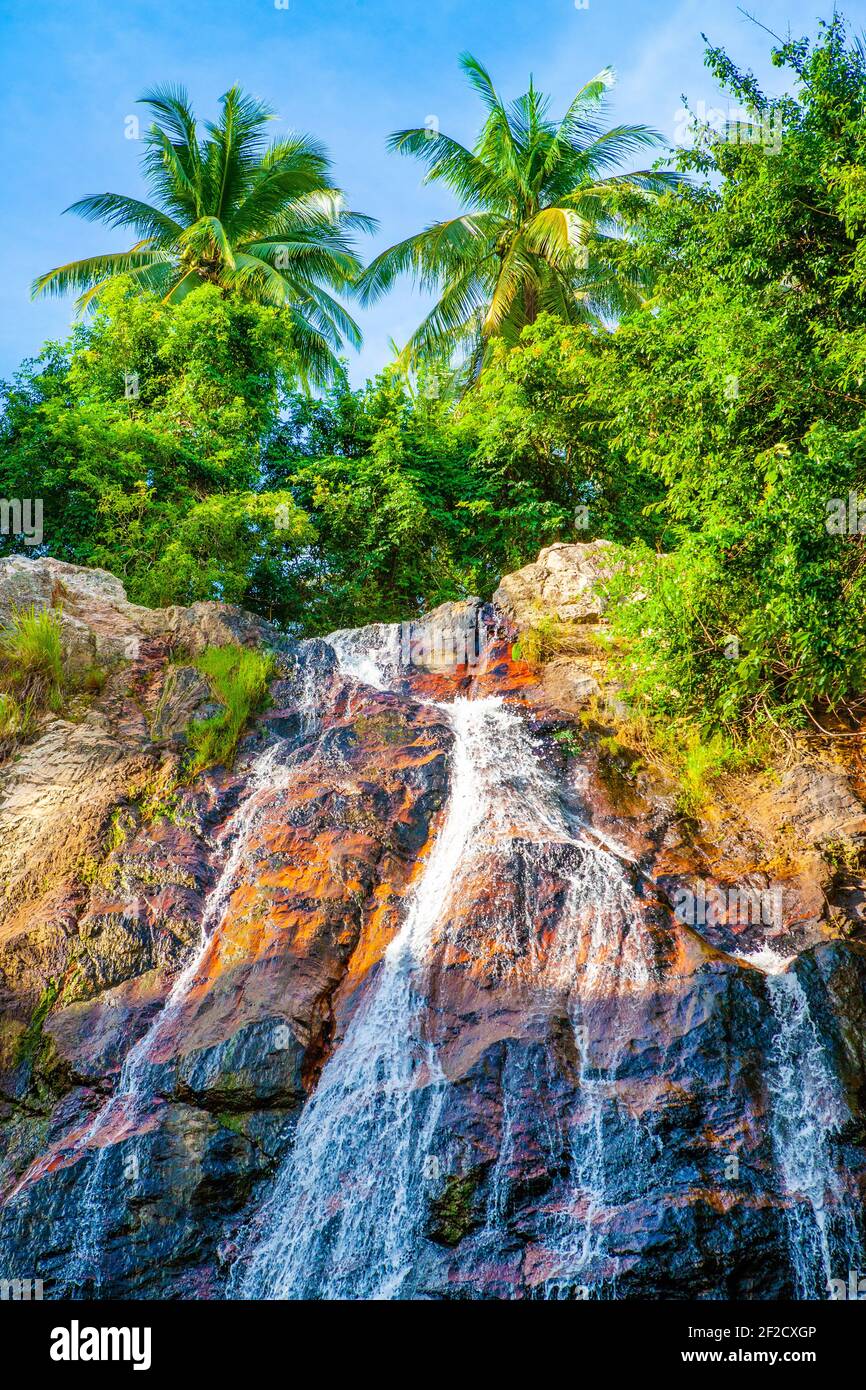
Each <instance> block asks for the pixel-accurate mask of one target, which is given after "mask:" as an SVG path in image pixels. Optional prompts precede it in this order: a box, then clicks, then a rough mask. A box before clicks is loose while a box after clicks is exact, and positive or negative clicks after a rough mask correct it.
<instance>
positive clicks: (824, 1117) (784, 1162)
mask: <svg viewBox="0 0 866 1390" xmlns="http://www.w3.org/2000/svg"><path fill="white" fill-rule="evenodd" d="M767 987H768V992H769V999H770V1005H771V1007H772V1010H773V1017H774V1020H775V1024H776V1029H777V1031H776V1036H775V1040H774V1044H773V1049H772V1052H771V1055H770V1059H769V1061H770V1067H769V1073H768V1086H769V1091H770V1097H771V1129H772V1140H773V1149H774V1153H775V1158H776V1166H777V1170H778V1175H779V1180H780V1184H781V1188H782V1191H783V1193H784V1195H785V1197H786V1198H787V1199H788V1205H787V1207H786V1212H785V1219H786V1224H787V1231H788V1248H789V1252H790V1258H791V1264H792V1268H793V1273H794V1282H795V1288H796V1295H797V1297H798V1298H828V1297H829V1291H830V1288H831V1283H830V1281H831V1280H833V1279H842V1280H844V1281H847V1279H848V1274H849V1271H851V1270H854V1271H857V1270H858V1269H859V1268H860V1266H861V1265H862V1262H863V1249H862V1244H861V1232H860V1223H859V1218H858V1214H857V1199H856V1195H855V1194H854V1193H853V1192H852V1191H851V1189H850V1187H849V1184H848V1182H847V1181H846V1177H845V1174H844V1172H843V1171H842V1169H841V1167H840V1165H839V1162H838V1159H837V1156H836V1154H835V1153H834V1146H833V1136H834V1135H837V1134H838V1132H839V1131H840V1129H841V1128H842V1126H843V1125H844V1124H845V1122H846V1121H847V1120H848V1118H849V1115H848V1108H847V1105H846V1103H845V1099H844V1096H843V1094H842V1091H841V1087H840V1085H839V1082H838V1080H837V1078H836V1076H835V1075H834V1073H833V1070H832V1068H831V1066H830V1062H829V1059H828V1057H827V1053H826V1049H825V1047H824V1046H823V1044H822V1042H821V1038H820V1036H819V1033H818V1029H817V1027H816V1025H815V1021H814V1019H813V1017H812V1014H811V1011H810V1009H809V1001H808V999H807V997H806V992H805V990H804V989H803V986H802V984H801V983H800V981H799V979H798V978H797V975H796V974H795V972H794V971H793V970H785V971H784V972H782V973H776V974H771V975H768V976H767Z"/></svg>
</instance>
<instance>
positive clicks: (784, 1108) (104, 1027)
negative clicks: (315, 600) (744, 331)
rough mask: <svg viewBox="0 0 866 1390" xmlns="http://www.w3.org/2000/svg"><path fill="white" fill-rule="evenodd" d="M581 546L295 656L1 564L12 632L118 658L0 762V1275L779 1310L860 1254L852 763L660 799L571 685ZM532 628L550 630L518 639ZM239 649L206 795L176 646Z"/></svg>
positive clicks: (95, 1288)
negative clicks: (225, 746)
mask: <svg viewBox="0 0 866 1390" xmlns="http://www.w3.org/2000/svg"><path fill="white" fill-rule="evenodd" d="M605 552H606V547H605V546H604V545H603V544H601V543H594V544H592V545H578V546H555V547H551V548H550V549H549V550H547V551H544V552H542V555H541V556H540V557H539V561H538V562H537V564H536V565H534V566H529V567H527V569H526V570H522V571H520V572H519V574H517V575H512V576H508V577H506V579H504V580H503V582H502V585H501V586H500V589H499V590H498V591H497V595H496V606H493V607H492V606H489V605H484V604H482V603H480V601H478V600H469V601H468V602H467V603H466V604H459V605H445V606H443V608H441V609H439V610H437V611H436V612H435V613H434V614H431V615H428V617H427V618H425V619H423V620H420V621H413V622H411V623H408V622H407V623H406V624H403V625H397V626H394V627H387V626H379V627H374V628H369V629H362V630H360V631H358V632H344V633H337V634H333V635H332V636H331V638H329V639H328V641H327V642H324V641H308V642H301V643H295V642H293V641H291V640H289V639H287V638H285V637H283V636H281V635H280V634H278V633H277V632H276V631H274V630H273V629H270V628H269V627H268V626H267V624H264V623H262V622H261V621H260V620H259V619H256V618H253V617H252V616H250V615H248V614H244V613H242V612H240V611H239V610H236V609H231V608H228V607H225V606H223V605H217V604H196V605H194V606H193V607H192V608H190V609H166V610H161V611H155V612H151V611H148V610H145V609H141V608H137V607H136V606H134V605H131V604H129V603H128V602H127V600H126V598H125V596H124V594H123V590H122V587H121V586H120V584H119V583H118V581H117V580H116V579H114V578H113V577H112V576H110V575H106V574H103V573H101V572H99V571H84V570H78V569H75V568H74V567H72V566H68V565H62V564H59V563H58V562H55V561H52V560H37V561H28V560H20V559H15V560H12V561H4V562H0V614H2V613H3V611H4V610H5V611H9V610H10V609H11V607H12V606H19V605H21V604H29V603H33V604H35V605H36V606H37V607H43V606H48V605H52V604H53V605H55V606H58V605H62V614H63V626H64V638H65V645H66V649H67V652H68V653H69V662H70V666H71V667H73V668H75V669H86V668H87V667H89V666H92V665H93V664H100V665H101V666H102V667H103V668H104V671H105V676H106V678H105V681H104V684H103V686H102V688H101V690H99V692H98V693H96V694H92V695H90V696H87V697H86V698H85V697H80V698H77V699H76V700H75V701H73V702H71V706H70V708H68V709H66V710H64V711H63V712H62V714H61V715H60V716H58V717H52V718H51V719H49V720H47V721H46V722H45V724H44V726H43V727H42V728H41V729H40V730H39V731H38V733H37V735H36V737H35V738H34V739H33V741H32V742H30V743H29V744H28V745H27V746H25V747H23V748H21V749H20V750H19V752H18V754H17V756H16V757H14V758H13V759H10V760H9V761H7V763H6V764H5V765H4V766H3V767H2V768H0V892H2V914H3V915H2V925H0V1014H2V1025H0V1192H2V1206H0V1276H2V1277H5V1278H27V1277H38V1278H42V1279H43V1281H44V1284H45V1288H46V1292H47V1294H48V1295H49V1296H60V1295H64V1294H66V1295H71V1296H75V1297H84V1298H86V1297H93V1296H101V1297H109V1296H121V1297H124V1296H126V1297H129V1296H132V1297H147V1298H154V1297H155V1298H162V1297H180V1298H189V1297H205V1298H219V1297H223V1296H225V1295H226V1294H231V1295H234V1296H240V1297H275V1296H276V1297H319V1298H322V1297H324V1298H333V1297H353V1298H367V1297H402V1298H467V1297H469V1298H574V1297H580V1298H584V1297H599V1298H613V1297H638V1298H647V1297H655V1298H683V1297H690V1296H698V1297H706V1298H719V1297H722V1298H726V1297H731V1298H757V1299H761V1298H776V1297H783V1298H784V1297H795V1296H800V1297H810V1298H816V1297H826V1296H828V1289H829V1288H830V1287H831V1282H830V1281H832V1280H833V1279H835V1278H839V1279H843V1280H847V1278H848V1271H849V1269H857V1268H858V1264H857V1261H858V1260H861V1261H862V1240H863V1205H864V1193H866V1152H864V1146H866V1108H864V1107H866V944H864V942H866V934H864V930H863V922H862V903H863V901H864V896H863V884H862V882H861V880H860V877H859V874H860V853H861V850H860V846H861V844H862V836H863V834H864V831H866V819H864V810H863V806H862V803H861V801H860V798H859V795H858V791H859V786H860V783H859V781H858V776H859V773H858V769H857V767H856V766H855V765H853V764H852V765H850V766H849V765H842V764H841V763H839V762H838V761H835V760H831V759H830V758H828V757H826V756H824V755H823V754H821V753H820V752H814V753H808V752H806V751H804V753H803V756H802V758H801V759H799V760H798V761H794V762H792V763H790V765H789V766H788V767H787V769H786V770H785V772H784V773H783V775H782V779H781V781H780V782H779V781H777V782H776V783H775V785H771V784H769V783H768V784H767V785H766V786H762V785H759V784H758V782H757V781H756V782H755V783H753V784H749V785H745V784H744V785H742V786H740V787H739V789H737V788H734V789H732V790H731V793H730V794H731V798H732V804H731V806H730V807H729V808H727V809H726V811H725V813H724V814H721V815H719V816H718V817H716V818H715V819H714V818H712V817H710V818H709V819H708V820H707V821H705V822H703V823H701V824H700V825H694V824H688V823H686V822H684V820H683V818H682V817H681V816H679V815H678V814H677V812H676V808H675V798H674V796H673V794H672V790H671V788H670V787H669V786H667V785H666V784H665V782H664V779H663V778H660V777H659V776H657V775H655V774H653V773H652V772H651V771H648V770H646V769H641V768H640V767H639V766H638V765H637V764H635V763H634V761H633V760H632V759H630V758H629V756H628V755H627V753H623V752H622V750H618V749H616V750H613V751H612V748H611V739H610V737H609V730H606V729H605V728H604V726H603V724H602V723H600V722H599V720H600V716H599V714H598V709H597V702H594V703H593V704H592V705H591V706H589V707H588V706H587V701H588V699H589V698H590V697H591V696H593V695H594V694H595V693H596V692H597V691H598V689H599V679H600V669H599V668H598V667H597V666H595V665H593V663H596V662H597V660H598V657H597V651H596V649H595V648H594V647H593V645H592V644H591V642H590V640H589V637H588V635H587V639H586V642H585V644H584V642H583V637H582V636H581V633H582V632H583V630H584V629H586V630H587V634H588V630H589V628H591V627H593V626H596V625H597V624H598V623H599V622H603V619H604V605H603V601H601V600H599V598H598V594H597V581H598V579H599V577H603V575H604V573H605V569H606V566H607V565H608V564H609V559H608V556H607V555H606V553H605ZM546 618H549V619H551V620H553V621H556V622H562V623H567V624H569V625H570V633H571V638H572V647H571V650H570V651H568V652H565V653H563V652H559V653H557V654H556V655H555V657H554V658H553V659H552V660H546V661H542V662H541V663H535V664H533V663H530V662H528V661H527V660H525V659H519V660H515V659H514V657H513V654H512V642H513V639H514V637H515V636H516V635H517V633H518V632H523V631H525V630H526V629H527V628H531V627H536V626H538V624H539V622H541V623H543V622H544V620H545V619H546ZM228 642H233V643H240V644H248V645H266V646H268V647H270V648H271V649H272V650H273V651H274V652H275V653H276V663H277V670H278V675H277V677H276V679H275V680H274V682H273V685H272V688H271V702H270V705H269V707H268V708H267V709H266V710H265V712H264V713H263V714H262V715H260V716H259V717H258V718H257V719H256V720H255V721H254V723H253V724H252V725H251V727H250V728H249V730H248V733H247V735H246V737H245V739H244V741H243V743H242V745H241V747H240V750H239V754H238V757H237V759H236V761H235V764H234V766H233V767H232V768H223V767H217V768H212V769H208V770H206V771H205V772H203V773H201V774H199V775H198V776H197V777H195V778H193V779H192V780H190V778H189V777H188V776H187V775H186V773H185V771H184V762H183V755H184V748H185V732H186V728H187V726H188V723H189V721H190V719H193V718H201V717H202V716H203V715H206V714H208V713H212V712H213V710H214V702H213V696H212V694H211V692H210V689H209V687H208V686H207V683H206V682H205V681H204V680H203V678H202V677H201V676H200V675H199V673H198V671H197V670H196V669H195V667H194V666H192V665H191V664H190V658H191V656H193V655H195V654H196V653H198V652H200V651H202V650H203V649H204V648H205V647H208V646H212V645H222V644H224V643H228ZM521 645H522V644H521Z"/></svg>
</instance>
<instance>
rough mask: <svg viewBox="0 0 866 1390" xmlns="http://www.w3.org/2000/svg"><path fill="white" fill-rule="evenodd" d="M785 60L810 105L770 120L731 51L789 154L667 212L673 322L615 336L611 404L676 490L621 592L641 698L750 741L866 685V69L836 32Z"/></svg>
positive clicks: (708, 152) (773, 155) (714, 56)
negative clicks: (856, 509) (628, 599)
mask: <svg viewBox="0 0 866 1390" xmlns="http://www.w3.org/2000/svg"><path fill="white" fill-rule="evenodd" d="M775 60H776V61H777V62H778V64H779V65H780V66H783V67H787V68H788V69H791V70H792V71H793V76H794V83H795V86H796V89H797V90H796V95H794V96H790V97H786V98H783V99H781V100H779V101H770V100H769V99H768V98H765V97H764V96H763V95H762V94H761V93H760V91H759V90H758V89H757V87H756V85H755V83H754V79H753V78H751V77H750V76H749V75H748V74H746V75H743V74H741V73H739V72H738V71H737V69H736V68H735V67H734V65H733V64H732V63H731V62H730V60H728V59H727V58H726V57H725V55H723V54H720V53H718V52H717V51H711V52H710V55H709V62H710V66H711V67H712V68H713V70H714V71H715V73H716V75H717V76H718V77H719V78H720V79H721V80H723V81H724V82H725V83H726V84H727V86H728V88H729V90H730V91H731V93H732V95H733V97H734V98H735V99H736V100H738V101H743V102H747V103H748V104H749V105H750V106H752V107H753V108H755V109H756V110H757V111H758V112H760V113H762V114H763V115H764V117H765V120H770V119H771V118H773V116H774V113H777V115H778V117H779V118H781V119H782V121H783V133H782V138H781V142H780V143H779V144H778V147H776V146H775V145H774V142H773V141H772V140H771V141H769V142H768V143H767V144H765V145H761V144H755V143H741V144H737V143H729V142H726V141H722V140H719V139H716V140H714V141H712V142H711V143H710V144H709V146H708V147H705V148H704V149H703V150H702V151H699V152H697V153H693V154H691V155H689V156H684V163H687V164H690V165H691V167H692V168H694V169H697V170H698V171H699V172H705V173H706V174H707V176H708V177H707V180H706V181H705V182H704V183H702V184H700V185H699V186H697V187H695V188H693V189H691V190H688V191H687V190H684V191H682V192H681V193H680V194H679V195H678V196H676V197H674V198H668V199H666V200H663V201H662V205H661V206H660V208H659V210H658V212H657V214H656V216H655V220H654V222H653V226H652V230H651V233H650V240H651V241H652V244H653V250H654V254H655V256H656V257H657V260H658V263H659V266H660V295H659V303H658V305H657V306H656V309H655V311H654V312H652V313H644V314H641V315H636V316H634V317H633V318H632V319H631V320H630V321H629V322H628V323H627V324H624V325H622V326H621V328H620V329H619V330H618V331H617V333H616V334H614V335H612V349H613V350H612V351H611V352H610V353H608V365H607V378H606V385H605V386H603V388H602V394H603V395H604V394H605V393H606V395H607V398H608V401H609V402H610V403H611V404H613V403H614V402H615V405H616V419H615V426H614V436H613V437H614V440H615V445H616V448H617V450H618V451H619V452H620V453H621V454H622V455H623V456H624V457H625V458H626V459H628V460H629V461H630V463H631V464H632V465H633V466H636V465H641V466H643V467H645V468H647V469H648V470H649V471H650V472H651V473H652V474H654V475H655V476H656V478H657V479H658V480H659V481H660V482H661V484H662V485H663V494H662V496H661V497H660V499H659V500H658V501H657V502H656V503H653V504H650V505H651V507H652V514H653V515H654V516H655V518H656V520H657V522H658V523H659V539H660V541H661V543H662V546H663V548H664V553H657V552H650V551H649V550H647V549H641V548H640V547H638V548H636V549H635V550H633V551H632V552H631V553H630V554H629V555H628V556H626V557H625V558H626V559H627V560H628V561H629V567H628V569H627V570H625V571H624V572H623V576H622V577H623V579H624V580H625V581H626V582H624V583H621V584H620V586H619V592H620V596H621V597H622V596H623V595H624V594H627V593H628V592H631V593H632V595H635V594H640V593H643V594H644V595H645V597H643V598H642V599H640V598H639V599H638V601H637V602H635V603H633V604H631V605H629V604H620V605H618V607H617V623H618V629H619V633H620V635H621V637H622V638H623V639H624V641H625V653H626V655H625V674H626V676H627V679H628V681H629V685H630V689H631V693H632V696H633V697H634V698H635V699H636V701H637V702H638V703H639V704H641V705H643V706H645V707H647V708H648V709H650V710H651V711H652V712H653V713H654V714H655V715H656V716H657V717H659V718H661V719H670V718H671V717H679V716H690V717H693V718H697V719H698V720H699V721H700V722H701V723H702V724H703V725H705V726H706V727H713V726H716V727H719V726H721V727H726V728H727V729H728V730H730V731H731V732H736V730H737V729H741V730H742V729H743V728H744V727H745V726H747V725H749V724H750V723H752V722H753V721H755V720H767V719H772V718H775V719H778V718H782V719H795V720H796V719H802V718H804V711H805V709H806V707H808V706H811V705H813V704H815V703H816V702H818V703H819V704H822V705H823V706H824V707H829V708H832V709H835V710H838V711H842V710H843V709H844V704H845V701H846V700H848V699H850V698H852V697H857V696H859V694H860V693H861V692H862V689H863V681H864V675H866V668H864V657H866V647H864V641H863V631H864V622H866V567H864V561H863V540H862V535H861V534H860V533H859V530H858V528H857V522H856V519H855V525H854V530H853V533H847V532H846V533H844V534H839V533H837V532H836V531H834V530H833V529H832V527H828V520H829V519H830V518H831V517H832V516H833V515H834V514H835V513H834V508H835V504H833V501H832V500H833V499H845V502H846V503H847V500H848V496H849V492H852V491H853V492H855V493H856V492H857V491H858V490H859V491H861V492H862V491H863V489H864V483H866V450H864V444H866V429H864V409H866V396H864V394H863V391H862V385H863V380H864V375H866V279H864V276H863V262H864V257H863V251H862V247H863V230H864V226H866V222H864V220H863V211H864V209H863V205H862V202H861V201H860V199H861V187H862V177H861V176H862V173H863V168H864V164H866V117H864V110H866V52H864V50H863V49H862V47H857V46H853V47H852V46H849V45H846V41H845V31H844V26H843V23H842V21H841V20H834V21H833V23H832V24H830V25H829V26H825V27H824V28H823V30H822V34H821V37H820V41H819V43H818V44H817V45H816V46H814V47H810V45H808V44H807V43H805V41H803V42H800V43H796V44H793V43H792V44H786V45H784V46H783V47H782V48H780V49H779V50H778V51H777V52H776V54H775ZM614 588H616V585H615V586H614Z"/></svg>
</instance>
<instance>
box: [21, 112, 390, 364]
mask: <svg viewBox="0 0 866 1390" xmlns="http://www.w3.org/2000/svg"><path fill="white" fill-rule="evenodd" d="M141 100H142V104H143V105H144V106H146V107H147V108H148V109H149V111H150V112H151V113H152V115H153V123H152V124H151V126H150V127H149V129H148V130H147V131H146V132H145V134H144V137H143V141H144V155H143V160H142V163H143V171H144V177H145V181H146V183H147V186H148V189H149V191H150V195H151V197H152V198H153V202H152V203H149V202H143V201H140V200H139V199H137V198H131V197H126V196H125V195H124V194H120V193H98V194H96V195H94V196H93V197H90V198H83V199H81V201H80V202H76V203H73V204H72V206H71V207H69V208H67V209H66V211H67V212H74V213H77V214H78V215H79V216H80V217H84V218H86V219H87V220H88V221H91V222H104V223H105V224H106V225H107V226H109V227H128V228H131V229H132V230H133V231H134V232H135V234H136V236H137V238H138V240H136V242H135V243H134V245H132V246H130V248H129V249H128V250H126V251H119V252H108V253H106V254H104V255H99V256H90V257H88V258H87V259H85V260H80V261H72V262H70V263H69V264H67V265H61V266H57V267H56V268H55V269H54V270H49V271H47V272H46V273H45V274H44V275H40V276H39V278H38V279H37V280H36V281H35V282H34V284H33V287H32V292H33V295H34V297H35V296H36V295H39V294H46V293H47V294H65V293H67V292H69V291H77V292H78V295H79V297H78V299H77V301H76V307H77V308H78V309H79V311H84V310H85V309H87V308H89V307H91V306H93V305H95V304H96V303H98V301H99V297H100V295H101V294H102V292H103V290H104V289H105V288H106V287H107V286H108V285H109V284H111V283H112V281H114V280H116V279H117V278H118V277H120V276H123V277H126V278H127V279H128V281H129V283H130V284H131V285H133V286H135V287H136V288H137V289H139V290H141V291H142V292H150V293H156V294H158V295H159V296H160V297H161V298H162V299H163V300H164V301H165V302H166V303H177V302H178V301H179V300H181V299H183V297H184V296H185V295H187V294H189V293H190V291H192V290H195V289H196V288H197V287H198V286H201V285H203V284H215V285H219V286H221V287H222V288H223V289H224V290H226V291H227V292H229V291H231V292H236V293H239V294H241V295H244V296H247V297H250V298H253V299H256V300H258V301H259V302H262V303H265V304H272V305H277V306H279V307H280V308H281V309H285V311H286V312H287V313H288V314H289V315H291V319H292V328H293V336H294V341H295V347H296V351H297V354H298V358H299V363H300V365H301V367H302V369H304V370H305V371H307V372H308V373H310V374H312V376H313V377H316V378H320V379H324V378H327V377H328V376H330V375H331V374H332V373H333V370H334V367H335V365H336V356H335V354H336V353H338V352H339V350H340V349H341V347H342V346H343V343H344V342H345V341H348V342H349V343H351V344H352V345H353V346H358V345H359V343H360V332H359V330H358V327H357V325H356V324H355V323H354V321H353V320H352V318H351V317H350V315H349V314H348V313H347V312H346V310H345V308H344V307H343V306H342V305H341V304H340V303H339V301H338V300H337V299H336V298H335V297H334V293H332V292H336V293H340V292H342V291H345V290H347V289H349V288H350V287H351V285H352V283H353V281H354V280H355V278H356V277H357V274H358V272H359V270H360V264H359V261H358V259H357V257H356V255H355V253H354V250H353V246H352V240H351V234H352V233H353V232H354V231H357V230H362V231H371V230H373V228H374V227H375V223H374V222H373V220H372V219H371V218H368V217H364V216H363V215H361V214H360V213H356V212H350V211H348V210H347V208H346V205H345V199H344V196H343V194H342V193H341V192H340V190H339V189H338V188H336V187H335V186H334V182H333V178H332V173H331V164H330V161H329V159H328V156H327V154H326V153H325V150H324V149H323V147H322V146H321V145H320V144H319V143H318V142H317V141H316V140H314V139H312V138H311V137H310V136H308V135H299V134H290V135H287V136H284V137H282V138H280V139H275V140H273V141H271V142H270V143H269V142H268V141H267V140H266V138H265V130H266V127H267V124H268V122H269V121H270V120H272V119H273V112H272V111H271V109H270V108H269V107H267V106H266V105H265V104H264V103H262V102H261V101H258V100H257V99H256V98H254V97H251V96H248V95H246V94H244V93H243V92H242V91H241V90H240V89H239V88H237V87H232V89H231V90H230V91H228V92H226V93H225V95H224V96H223V97H222V98H221V101H220V114H219V118H218V119H217V120H216V121H215V122H207V123H206V125H205V127H204V133H203V134H200V133H199V128H198V126H197V124H196V119H195V116H194V114H193V111H192V108H191V106H190V102H189V98H188V96H187V94H186V92H185V91H184V89H183V88H181V87H170V86H165V87H159V88H157V89H155V90H154V91H152V92H149V93H147V94H146V95H145V96H144V97H143V98H142V99H141Z"/></svg>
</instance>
